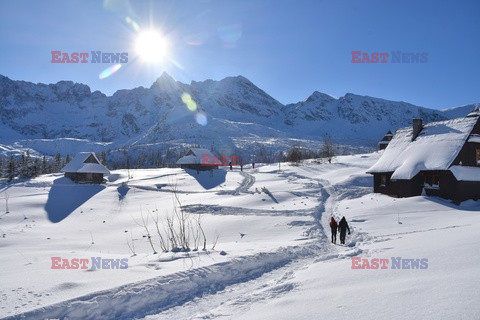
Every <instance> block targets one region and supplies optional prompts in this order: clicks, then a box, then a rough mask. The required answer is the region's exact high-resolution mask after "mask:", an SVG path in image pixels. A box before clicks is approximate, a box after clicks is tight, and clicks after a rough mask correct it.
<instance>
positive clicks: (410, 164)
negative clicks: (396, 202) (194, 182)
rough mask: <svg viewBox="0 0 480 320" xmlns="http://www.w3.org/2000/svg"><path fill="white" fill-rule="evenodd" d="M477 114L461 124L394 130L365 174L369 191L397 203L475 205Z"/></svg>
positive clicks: (479, 146)
mask: <svg viewBox="0 0 480 320" xmlns="http://www.w3.org/2000/svg"><path fill="white" fill-rule="evenodd" d="M479 116H480V111H478V110H475V111H474V112H472V113H470V114H469V115H468V116H467V117H465V118H458V119H453V120H447V121H439V122H432V123H429V124H426V125H423V124H422V120H421V119H414V121H413V126H412V127H408V128H403V129H399V130H397V131H396V132H395V134H394V136H393V139H392V140H391V141H390V143H389V144H388V146H387V148H386V149H385V151H384V153H383V155H382V156H381V157H380V159H379V160H378V161H377V163H376V164H374V165H373V166H372V167H371V168H370V169H369V170H368V171H367V173H370V174H372V175H373V190H374V192H377V193H384V194H388V195H392V196H396V197H411V196H418V195H421V194H422V193H423V192H425V194H427V195H432V196H440V197H443V198H446V199H452V200H454V201H455V202H461V201H464V200H467V199H475V200H476V199H480V121H479Z"/></svg>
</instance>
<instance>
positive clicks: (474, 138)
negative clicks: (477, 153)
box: [468, 134, 480, 143]
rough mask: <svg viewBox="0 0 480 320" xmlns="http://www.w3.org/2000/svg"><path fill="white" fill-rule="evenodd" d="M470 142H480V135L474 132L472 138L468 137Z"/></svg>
mask: <svg viewBox="0 0 480 320" xmlns="http://www.w3.org/2000/svg"><path fill="white" fill-rule="evenodd" d="M468 142H475V143H480V135H478V134H472V135H471V136H470V138H468Z"/></svg>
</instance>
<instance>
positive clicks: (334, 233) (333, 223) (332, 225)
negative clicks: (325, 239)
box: [330, 217, 338, 243]
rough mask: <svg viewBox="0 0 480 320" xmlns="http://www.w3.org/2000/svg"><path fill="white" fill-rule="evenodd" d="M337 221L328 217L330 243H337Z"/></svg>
mask: <svg viewBox="0 0 480 320" xmlns="http://www.w3.org/2000/svg"><path fill="white" fill-rule="evenodd" d="M337 228H338V224H337V221H335V219H334V218H333V217H332V218H331V219H330V229H331V230H332V243H337Z"/></svg>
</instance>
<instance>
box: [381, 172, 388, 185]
mask: <svg viewBox="0 0 480 320" xmlns="http://www.w3.org/2000/svg"><path fill="white" fill-rule="evenodd" d="M386 185H387V175H386V174H381V175H380V187H385V186H386Z"/></svg>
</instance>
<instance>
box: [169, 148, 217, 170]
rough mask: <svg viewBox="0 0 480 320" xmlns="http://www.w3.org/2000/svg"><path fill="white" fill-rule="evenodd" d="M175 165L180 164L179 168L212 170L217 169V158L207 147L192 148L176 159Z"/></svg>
mask: <svg viewBox="0 0 480 320" xmlns="http://www.w3.org/2000/svg"><path fill="white" fill-rule="evenodd" d="M215 159H216V160H217V161H215ZM177 165H180V168H184V169H194V170H197V171H199V170H213V169H218V158H217V157H216V156H214V155H213V154H212V152H211V151H210V150H208V149H202V148H192V149H190V150H189V151H188V152H187V154H186V155H185V156H183V157H181V158H180V159H178V161H177Z"/></svg>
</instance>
